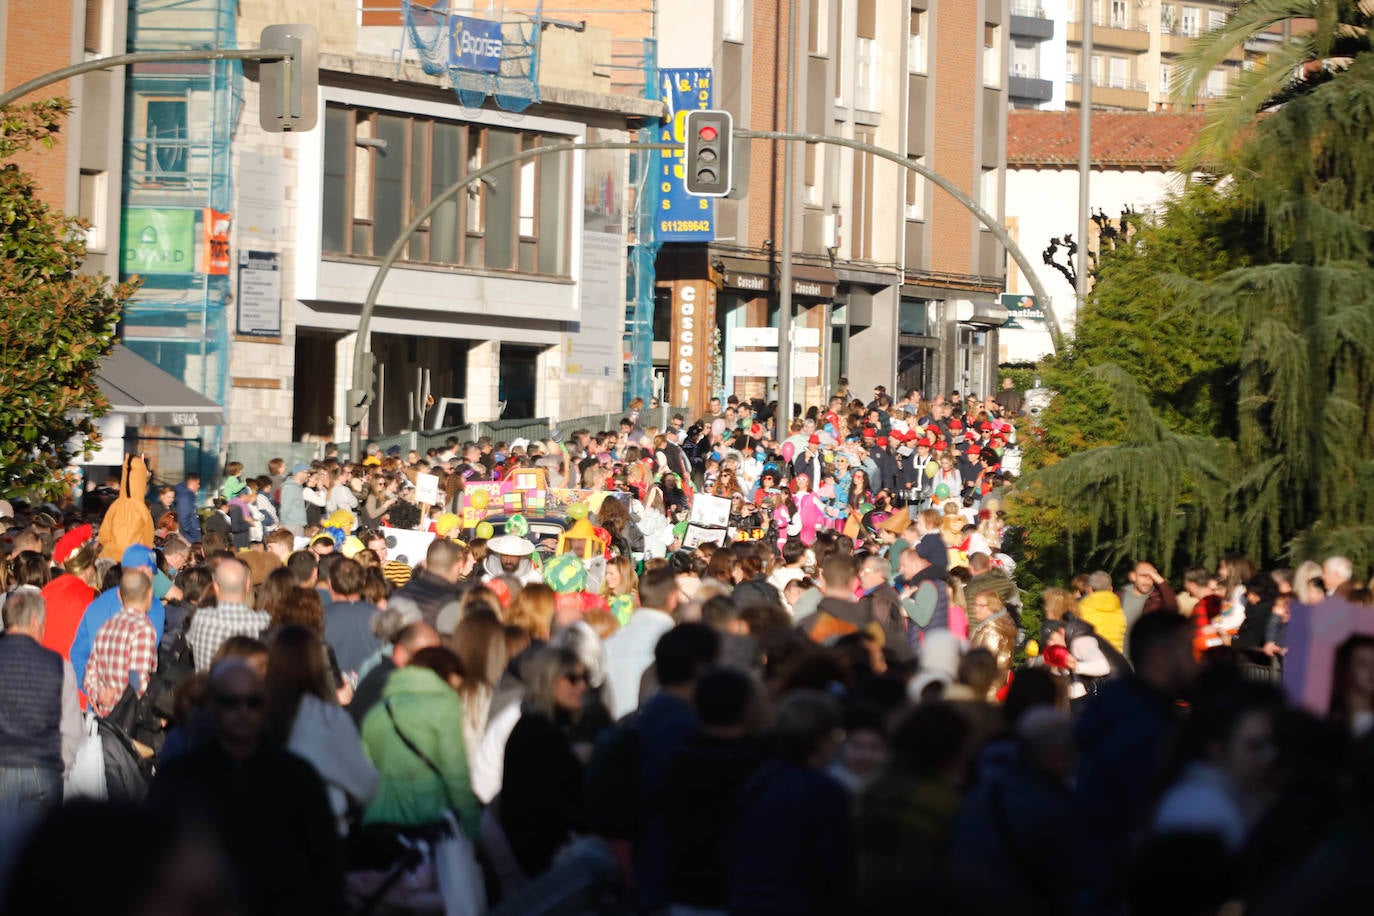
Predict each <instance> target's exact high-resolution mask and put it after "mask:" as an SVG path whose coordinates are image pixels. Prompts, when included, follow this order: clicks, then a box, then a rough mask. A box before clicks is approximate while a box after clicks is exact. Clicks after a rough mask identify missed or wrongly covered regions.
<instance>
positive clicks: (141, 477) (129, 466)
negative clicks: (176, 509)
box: [96, 455, 154, 562]
mask: <svg viewBox="0 0 1374 916" xmlns="http://www.w3.org/2000/svg"><path fill="white" fill-rule="evenodd" d="M153 530H154V528H153V514H152V512H150V511H148V465H147V464H145V463H144V462H143V459H142V458H140V457H138V456H137V455H127V456H125V458H124V470H123V473H121V474H120V479H119V498H118V499H116V500H115V501H114V502H112V503H110V508H108V509H106V510H105V519H104V521H102V522H101V523H100V533H99V534H98V535H96V542H97V543H99V544H100V555H101V556H102V557H104V558H105V559H107V560H114V561H115V562H118V561H119V559H120V558H121V557H122V556H123V555H124V549H125V548H126V547H132V546H133V545H134V544H142V545H143V546H144V547H152V546H153Z"/></svg>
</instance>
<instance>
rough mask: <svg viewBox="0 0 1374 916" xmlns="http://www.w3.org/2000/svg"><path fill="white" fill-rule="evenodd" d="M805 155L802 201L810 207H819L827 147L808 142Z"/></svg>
mask: <svg viewBox="0 0 1374 916" xmlns="http://www.w3.org/2000/svg"><path fill="white" fill-rule="evenodd" d="M804 156H805V161H804V162H803V166H802V172H803V176H804V177H803V181H802V188H803V190H802V202H803V203H805V204H806V205H807V206H809V207H819V206H820V205H821V191H822V180H821V179H822V176H824V175H825V148H824V147H822V146H821V145H820V144H819V143H808V144H806V148H805V153H804Z"/></svg>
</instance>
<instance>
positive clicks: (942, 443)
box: [935, 439, 949, 452]
mask: <svg viewBox="0 0 1374 916" xmlns="http://www.w3.org/2000/svg"><path fill="white" fill-rule="evenodd" d="M948 448H949V446H948V445H947V444H946V443H945V440H944V439H941V440H940V441H939V442H936V443H935V451H937V452H943V451H945V450H947V449H948Z"/></svg>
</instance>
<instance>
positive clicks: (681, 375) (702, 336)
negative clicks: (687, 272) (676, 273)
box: [667, 280, 716, 416]
mask: <svg viewBox="0 0 1374 916" xmlns="http://www.w3.org/2000/svg"><path fill="white" fill-rule="evenodd" d="M672 291H673V300H672V309H673V324H672V337H671V342H670V346H671V350H670V352H669V358H668V390H667V398H668V403H669V404H671V405H673V406H674V407H689V408H691V409H692V411H693V415H694V416H700V415H701V413H702V412H703V411H704V410H705V409H706V402H707V400H708V399H709V398H710V396H711V350H712V346H711V342H712V336H713V333H714V331H715V327H716V286H715V284H713V283H711V282H710V281H709V280H677V281H674V282H673V284H672Z"/></svg>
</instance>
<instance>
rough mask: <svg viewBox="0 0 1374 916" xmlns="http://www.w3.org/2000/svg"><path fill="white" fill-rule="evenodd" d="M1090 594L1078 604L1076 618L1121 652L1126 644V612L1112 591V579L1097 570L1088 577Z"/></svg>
mask: <svg viewBox="0 0 1374 916" xmlns="http://www.w3.org/2000/svg"><path fill="white" fill-rule="evenodd" d="M1088 587H1089V588H1090V589H1092V591H1091V592H1089V593H1088V594H1086V595H1084V596H1083V597H1082V598H1081V599H1080V600H1079V602H1078V616H1079V617H1082V618H1083V619H1084V620H1086V621H1087V622H1088V623H1090V624H1092V626H1093V629H1095V630H1097V635H1099V636H1101V637H1102V638H1103V639H1105V640H1107V642H1109V643H1111V644H1112V646H1113V647H1114V648H1115V649H1116V651H1118V652H1120V651H1122V646H1123V645H1124V644H1125V642H1126V612H1125V611H1123V610H1122V609H1121V599H1120V598H1118V597H1117V596H1116V592H1114V591H1113V590H1112V577H1111V576H1110V575H1109V574H1107V573H1105V572H1102V571H1101V570H1098V571H1097V572H1095V573H1093V574H1092V575H1091V576H1089V577H1088Z"/></svg>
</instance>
